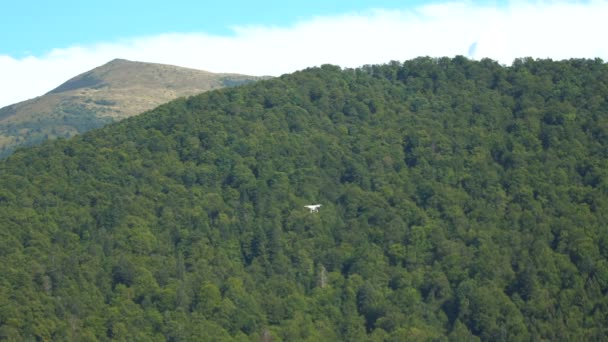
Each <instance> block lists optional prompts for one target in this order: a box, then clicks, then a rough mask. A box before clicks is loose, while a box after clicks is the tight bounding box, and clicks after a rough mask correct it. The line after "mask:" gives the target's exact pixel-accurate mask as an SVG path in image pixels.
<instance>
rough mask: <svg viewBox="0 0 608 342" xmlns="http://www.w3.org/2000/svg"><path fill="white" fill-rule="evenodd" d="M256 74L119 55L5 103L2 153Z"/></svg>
mask: <svg viewBox="0 0 608 342" xmlns="http://www.w3.org/2000/svg"><path fill="white" fill-rule="evenodd" d="M257 79H259V77H254V76H246V75H238V74H216V73H211V72H207V71H202V70H194V69H188V68H181V67H177V66H172V65H165V64H154V63H143V62H132V61H127V60H124V59H115V60H113V61H111V62H109V63H107V64H104V65H102V66H100V67H97V68H95V69H93V70H90V71H88V72H85V73H83V74H81V75H78V76H76V77H74V78H72V79H70V80H69V81H67V82H65V83H63V84H62V85H60V86H59V87H57V88H55V89H54V90H52V91H50V92H49V93H47V94H45V95H43V96H40V97H37V98H34V99H31V100H27V101H24V102H20V103H17V104H13V105H10V106H7V107H4V108H1V109H0V157H5V156H7V155H9V154H10V153H12V151H13V150H14V149H15V148H17V147H19V146H27V145H33V144H37V143H39V142H41V141H44V140H47V139H53V138H56V137H70V136H73V135H75V134H78V133H82V132H85V131H87V130H89V129H93V128H98V127H101V126H103V125H105V124H107V123H110V122H114V121H117V120H121V119H124V118H126V117H129V116H133V115H136V114H139V113H142V112H144V111H146V110H150V109H152V108H154V107H156V106H158V105H160V104H162V103H165V102H168V101H170V100H172V99H175V98H178V97H182V96H190V95H194V94H198V93H201V92H204V91H208V90H212V89H218V88H222V87H227V86H235V85H239V84H244V83H248V82H253V81H255V80H257Z"/></svg>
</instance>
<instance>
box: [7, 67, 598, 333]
mask: <svg viewBox="0 0 608 342" xmlns="http://www.w3.org/2000/svg"><path fill="white" fill-rule="evenodd" d="M607 94H608V65H607V64H605V63H604V62H602V61H601V60H568V61H561V62H554V61H550V60H532V59H523V60H517V61H516V62H515V63H514V64H513V66H511V67H503V66H500V65H499V64H497V63H495V62H493V61H491V60H482V61H479V62H476V61H470V60H467V59H466V58H464V57H456V58H453V59H450V58H440V59H432V58H418V59H414V60H411V61H406V62H404V63H398V62H394V63H390V64H387V65H374V66H366V67H362V68H359V69H354V70H352V69H347V70H342V69H340V68H338V67H335V66H323V67H321V68H314V69H309V70H305V71H302V72H297V73H294V74H292V75H285V76H282V77H280V78H276V79H272V80H268V81H261V82H256V83H253V84H250V85H245V86H243V87H236V88H230V89H221V90H216V91H211V92H207V93H204V94H201V95H198V96H194V97H191V98H188V99H179V100H176V101H173V102H171V103H168V104H165V105H162V106H160V107H158V108H156V109H154V110H153V111H150V112H148V113H145V114H143V115H140V116H136V117H132V118H128V119H126V120H123V121H121V122H119V123H117V124H114V125H110V126H107V127H104V128H102V129H100V130H95V131H92V132H88V133H85V134H83V135H80V136H77V137H75V138H73V139H70V140H57V141H54V142H52V143H47V144H44V145H42V146H38V147H34V148H31V149H27V150H25V149H23V150H20V151H17V152H16V153H15V154H13V155H12V156H10V157H9V158H8V159H6V160H5V161H3V162H0V174H1V175H2V177H0V258H1V260H0V261H1V262H0V274H1V275H2V277H0V338H5V339H7V340H35V339H39V340H83V341H84V340H90V341H94V340H101V341H107V340H127V341H137V340H141V341H167V340H169V341H182V340H183V341H199V340H209V341H249V340H252V341H260V340H261V341H269V340H273V341H478V340H482V341H542V340H547V341H563V340H570V341H600V340H605V338H606V336H607V335H608V332H607V330H606V329H607V327H608V318H607V317H608V296H607V294H608V230H607V229H606V227H607V226H608V172H607V170H608V97H607ZM312 203H320V204H322V205H323V206H322V207H321V208H320V210H319V212H318V213H310V212H309V210H308V209H306V208H305V207H304V206H305V205H308V204H312Z"/></svg>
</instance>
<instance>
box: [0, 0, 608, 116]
mask: <svg viewBox="0 0 608 342" xmlns="http://www.w3.org/2000/svg"><path fill="white" fill-rule="evenodd" d="M606 18H608V1H599V0H596V1H585V2H581V1H577V2H573V1H557V2H556V1H539V2H533V3H530V2H523V1H513V2H510V3H509V4H507V5H504V6H499V7H496V6H486V5H476V4H473V3H471V2H449V3H435V4H432V5H425V6H421V7H417V8H414V9H408V10H401V11H398V10H381V9H377V10H370V11H369V12H365V13H348V14H344V15H340V16H331V17H317V18H311V19H308V20H305V21H301V22H298V23H295V24H293V25H292V26H288V27H272V26H248V27H236V28H234V34H233V35H231V36H214V35H209V34H206V33H167V34H163V35H158V36H150V37H137V38H131V39H124V40H121V41H114V42H106V43H98V44H91V45H88V46H76V47H68V48H57V49H55V50H53V51H51V52H49V53H48V54H46V55H43V56H30V57H26V58H22V59H16V58H13V57H11V56H2V55H0V107H3V106H5V105H9V104H11V103H16V102H19V101H23V100H26V99H29V98H32V97H35V96H39V95H42V94H44V93H46V92H48V91H50V90H51V89H53V88H55V87H57V86H58V85H59V84H61V83H62V82H64V81H66V80H67V79H69V78H71V77H73V76H75V75H77V74H80V73H82V72H85V71H87V70H89V69H92V68H94V67H96V66H99V65H102V64H104V63H106V62H108V61H110V60H112V59H114V58H124V59H129V60H136V61H144V62H155V63H166V64H173V65H178V66H183V67H190V68H196V69H203V70H208V71H212V72H234V73H243V74H250V75H275V76H276V75H280V74H283V73H289V72H293V71H295V70H299V69H303V68H306V67H309V66H316V65H321V64H325V63H331V64H337V65H340V66H342V67H358V66H361V65H364V64H377V63H386V62H388V61H391V60H399V61H402V60H406V59H411V58H415V57H418V56H433V57H440V56H455V55H464V56H467V57H469V58H472V59H481V58H484V57H488V58H492V59H494V60H497V61H499V62H500V63H502V64H506V65H508V64H510V63H511V62H512V61H513V60H514V59H515V58H519V57H534V58H552V59H555V60H559V59H567V58H595V57H599V58H602V59H603V60H608V43H606V39H605V38H604V37H602V36H603V35H604V33H605V32H608V20H606Z"/></svg>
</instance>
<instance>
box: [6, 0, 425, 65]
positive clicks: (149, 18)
mask: <svg viewBox="0 0 608 342" xmlns="http://www.w3.org/2000/svg"><path fill="white" fill-rule="evenodd" d="M425 2H426V3H429V2H430V1H423V0H416V1H403V0H401V1H399V0H384V1H362V0H348V1H346V0H341V1H327V0H309V1H285V0H274V1H268V0H267V1H246V0H239V1H234V0H233V1H227V0H224V1H217V0H216V1H194V0H190V1H187V0H179V1H149V0H148V1H139V0H138V1H131V0H104V1H82V0H78V1H69V0H54V1H31V0H29V1H28V0H22V1H14V0H13V1H6V2H4V3H3V5H2V7H3V10H2V12H4V13H5V15H4V16H3V17H2V21H0V41H1V42H2V44H1V46H0V54H8V55H11V56H14V57H24V56H27V55H30V54H33V55H40V54H42V53H45V52H48V51H50V50H52V49H53V48H59V47H68V46H72V45H83V44H90V43H92V42H104V41H114V40H119V39H123V38H128V37H137V36H148V35H155V34H162V33H167V32H206V33H209V34H216V35H231V34H232V33H233V32H232V30H231V28H232V27H234V26H249V25H271V26H286V25H289V24H291V23H294V22H296V21H299V20H306V19H309V18H311V17H315V16H331V15H337V14H343V13H348V12H357V11H366V10H370V9H373V8H383V9H405V8H413V7H415V6H418V5H421V4H424V3H425ZM7 14H10V15H7Z"/></svg>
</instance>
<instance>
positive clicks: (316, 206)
mask: <svg viewBox="0 0 608 342" xmlns="http://www.w3.org/2000/svg"><path fill="white" fill-rule="evenodd" d="M304 207H306V208H308V209H310V212H311V213H316V212H319V208H320V207H321V204H311V205H305V206H304Z"/></svg>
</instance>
